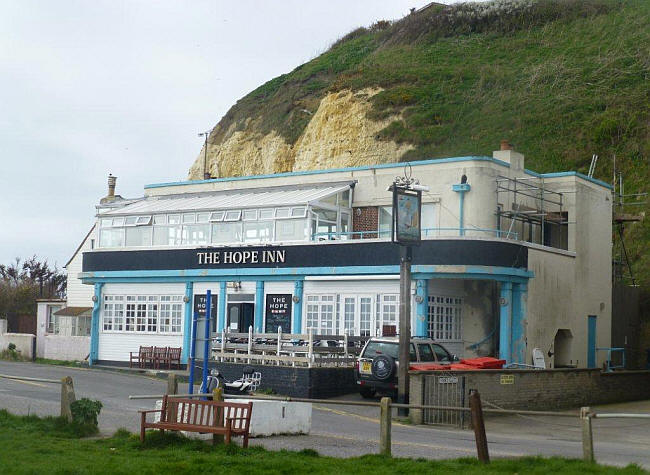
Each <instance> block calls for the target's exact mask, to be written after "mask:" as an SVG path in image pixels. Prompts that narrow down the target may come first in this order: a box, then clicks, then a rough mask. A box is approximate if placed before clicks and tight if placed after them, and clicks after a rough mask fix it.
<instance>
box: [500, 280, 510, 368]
mask: <svg viewBox="0 0 650 475" xmlns="http://www.w3.org/2000/svg"><path fill="white" fill-rule="evenodd" d="M499 300H500V302H499V305H500V308H501V311H500V315H499V358H500V359H502V360H506V363H512V355H511V353H510V351H511V349H510V341H511V339H512V282H501V293H500V299H499Z"/></svg>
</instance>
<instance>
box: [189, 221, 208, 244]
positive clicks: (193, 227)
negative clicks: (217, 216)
mask: <svg viewBox="0 0 650 475" xmlns="http://www.w3.org/2000/svg"><path fill="white" fill-rule="evenodd" d="M209 239H210V225H209V224H187V225H185V226H183V244H189V245H193V244H199V245H202V244H207V243H208V241H209Z"/></svg>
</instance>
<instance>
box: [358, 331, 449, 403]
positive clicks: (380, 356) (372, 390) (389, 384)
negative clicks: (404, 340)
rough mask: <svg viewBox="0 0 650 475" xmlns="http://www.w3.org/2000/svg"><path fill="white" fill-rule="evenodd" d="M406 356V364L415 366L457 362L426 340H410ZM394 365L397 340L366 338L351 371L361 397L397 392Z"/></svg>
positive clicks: (440, 347) (397, 353)
mask: <svg viewBox="0 0 650 475" xmlns="http://www.w3.org/2000/svg"><path fill="white" fill-rule="evenodd" d="M409 354H410V361H411V362H418V363H420V362H422V363H438V364H451V363H452V362H454V361H456V360H457V359H458V358H456V357H455V356H454V355H452V354H451V353H449V351H447V349H446V348H445V347H444V346H442V345H441V344H440V343H436V342H435V341H434V340H432V339H430V338H411V345H410V351H409ZM398 366H399V338H398V337H375V338H371V339H369V340H368V341H367V342H366V346H364V347H363V350H361V354H360V355H359V358H358V359H357V363H356V365H355V370H354V373H355V377H356V380H357V384H358V385H359V392H360V393H361V396H362V397H364V398H371V397H373V396H374V395H375V394H377V393H378V392H380V393H391V394H394V393H395V392H396V391H397V368H398Z"/></svg>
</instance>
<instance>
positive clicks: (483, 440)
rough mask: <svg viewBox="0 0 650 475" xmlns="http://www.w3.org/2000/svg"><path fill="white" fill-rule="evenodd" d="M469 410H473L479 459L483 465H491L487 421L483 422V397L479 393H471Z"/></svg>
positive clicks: (473, 423)
mask: <svg viewBox="0 0 650 475" xmlns="http://www.w3.org/2000/svg"><path fill="white" fill-rule="evenodd" d="M469 408H470V410H471V416H472V427H473V428H474V438H475V439H476V453H477V455H478V459H479V460H480V461H481V462H483V463H490V453H489V452H488V442H487V436H486V435H485V421H484V420H483V407H482V406H481V395H480V394H479V393H478V391H471V392H470V395H469Z"/></svg>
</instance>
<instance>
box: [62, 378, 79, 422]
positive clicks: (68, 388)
mask: <svg viewBox="0 0 650 475" xmlns="http://www.w3.org/2000/svg"><path fill="white" fill-rule="evenodd" d="M75 400H76V398H75V395H74V385H73V384H72V378H71V377H70V376H66V377H65V378H62V379H61V417H64V418H65V419H66V420H67V421H68V422H72V409H71V407H70V405H71V404H72V403H73V402H75Z"/></svg>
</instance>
